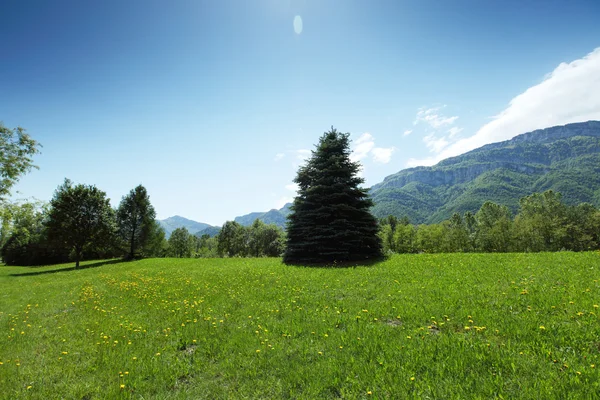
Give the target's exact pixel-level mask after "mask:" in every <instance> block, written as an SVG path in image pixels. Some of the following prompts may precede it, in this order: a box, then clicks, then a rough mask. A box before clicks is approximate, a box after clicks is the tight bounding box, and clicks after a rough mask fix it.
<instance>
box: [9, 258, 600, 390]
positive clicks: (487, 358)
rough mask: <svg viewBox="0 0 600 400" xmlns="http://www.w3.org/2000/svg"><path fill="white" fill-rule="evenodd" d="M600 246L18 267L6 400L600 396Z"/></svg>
mask: <svg viewBox="0 0 600 400" xmlns="http://www.w3.org/2000/svg"><path fill="white" fill-rule="evenodd" d="M599 279H600V253H598V252H594V253H591V252H590V253H566V252H565V253H541V254H439V255H397V256H393V257H391V258H390V259H389V260H387V261H384V262H381V263H378V264H375V265H371V266H365V267H355V268H337V269H323V268H321V269H319V268H302V267H288V266H285V265H283V264H282V263H281V261H280V259H147V260H142V261H135V262H119V261H109V262H87V263H83V268H82V269H79V270H73V269H72V264H68V265H57V266H49V267H43V268H25V267H0V388H1V389H0V398H6V399H15V398H32V399H34V398H36V399H48V398H67V399H94V398H99V399H104V398H115V399H116V398H136V399H142V398H143V399H150V398H152V399H166V398H169V399H170V398H175V399H188V398H208V399H229V398H250V399H252V398H278V399H279V398H304V399H317V398H349V399H355V398H359V399H360V398H373V399H375V398H383V399H385V398H390V399H401V398H469V399H471V398H486V399H487V398H505V399H514V398H536V399H537V398H544V399H548V398H597V396H598V394H599V393H600V374H599V370H600V324H599V322H600V321H599V319H598V315H599V313H600V310H599V309H598V304H600V282H599Z"/></svg>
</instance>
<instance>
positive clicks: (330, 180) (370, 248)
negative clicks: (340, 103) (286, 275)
mask: <svg viewBox="0 0 600 400" xmlns="http://www.w3.org/2000/svg"><path fill="white" fill-rule="evenodd" d="M349 136H350V134H349V133H340V132H338V131H336V130H335V129H333V128H331V131H329V132H325V133H324V134H323V136H321V138H320V139H319V144H318V145H317V148H316V150H314V151H313V152H312V156H311V157H310V159H309V160H308V161H307V163H306V164H305V165H304V166H302V167H300V169H299V170H298V175H297V176H296V179H295V180H294V182H296V183H297V184H298V186H299V190H298V195H297V196H296V198H295V199H294V204H293V206H292V212H291V214H290V215H289V216H288V226H287V249H286V252H285V254H284V257H283V261H284V262H285V263H287V264H332V263H337V262H342V263H343V262H354V261H366V260H373V259H378V258H381V257H382V247H381V240H380V238H379V237H378V235H377V232H378V226H377V220H376V219H375V217H373V215H372V214H371V213H370V211H369V209H370V208H371V207H372V205H373V202H372V201H371V199H370V198H369V195H368V190H367V189H363V188H361V187H359V185H360V184H362V183H363V182H364V179H362V178H360V177H359V176H358V172H359V169H360V164H359V163H358V162H352V161H351V160H350V140H349V138H348V137H349Z"/></svg>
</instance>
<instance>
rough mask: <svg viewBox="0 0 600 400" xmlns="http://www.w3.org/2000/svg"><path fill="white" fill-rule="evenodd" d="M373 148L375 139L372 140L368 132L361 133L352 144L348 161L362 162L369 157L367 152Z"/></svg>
mask: <svg viewBox="0 0 600 400" xmlns="http://www.w3.org/2000/svg"><path fill="white" fill-rule="evenodd" d="M373 147H375V138H373V135H371V134H370V133H368V132H365V133H363V134H362V135H360V137H359V138H358V139H356V141H355V142H354V148H353V149H352V154H351V155H350V159H351V160H352V161H360V160H362V159H363V158H365V157H367V156H368V155H369V152H370V151H371V150H372V149H373Z"/></svg>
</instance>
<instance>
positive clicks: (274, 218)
mask: <svg viewBox="0 0 600 400" xmlns="http://www.w3.org/2000/svg"><path fill="white" fill-rule="evenodd" d="M291 205H292V203H287V204H286V205H284V206H283V207H282V208H280V209H279V210H276V209H272V210H270V211H267V212H253V213H250V214H246V215H242V216H239V217H235V219H234V221H235V222H237V223H238V224H240V225H243V226H250V225H252V223H253V222H254V221H255V220H257V219H259V220H261V221H263V222H264V223H265V224H275V225H277V226H278V227H280V228H284V229H285V224H286V222H287V216H288V214H289V213H290V207H291Z"/></svg>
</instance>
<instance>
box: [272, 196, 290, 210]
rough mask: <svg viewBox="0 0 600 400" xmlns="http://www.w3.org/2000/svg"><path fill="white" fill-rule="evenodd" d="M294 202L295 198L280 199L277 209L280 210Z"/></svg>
mask: <svg viewBox="0 0 600 400" xmlns="http://www.w3.org/2000/svg"><path fill="white" fill-rule="evenodd" d="M293 201H294V198H293V197H290V196H283V197H280V198H279V200H277V203H276V205H275V208H277V209H278V210H279V209H280V208H281V207H283V206H285V205H286V204H287V203H291V202H293Z"/></svg>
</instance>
